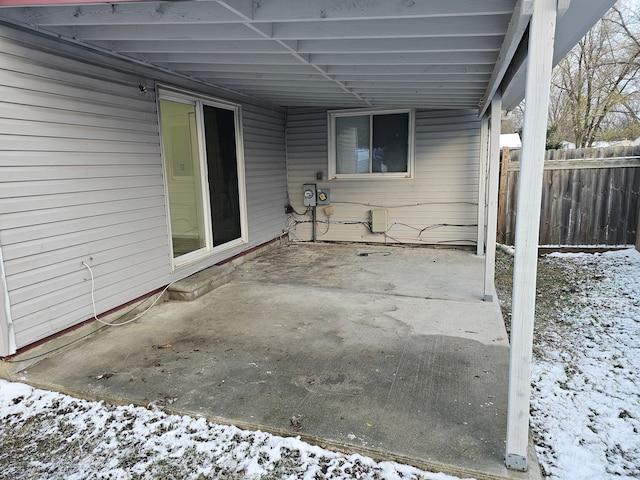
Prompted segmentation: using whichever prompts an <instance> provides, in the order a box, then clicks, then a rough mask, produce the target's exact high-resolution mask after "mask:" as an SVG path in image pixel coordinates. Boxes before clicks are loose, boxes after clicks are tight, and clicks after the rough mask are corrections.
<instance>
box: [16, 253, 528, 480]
mask: <svg viewBox="0 0 640 480" xmlns="http://www.w3.org/2000/svg"><path fill="white" fill-rule="evenodd" d="M483 265H484V262H483V259H482V258H479V257H477V256H476V255H475V254H474V253H473V252H470V251H468V250H451V249H433V248H426V247H410V246H399V245H375V246H374V245H354V244H350V245H347V244H300V243H287V244H284V245H283V246H279V247H277V248H275V249H271V250H270V251H268V252H266V253H264V254H263V255H260V256H258V257H257V258H255V259H254V260H251V261H248V262H245V263H243V264H241V265H238V266H237V267H235V270H234V272H233V274H232V276H231V280H230V281H229V282H228V283H226V284H224V285H222V286H220V287H218V288H217V289H215V290H213V291H211V292H210V293H207V294H205V295H203V296H201V297H199V298H197V299H195V300H193V301H190V302H184V301H176V300H172V301H169V302H167V303H163V304H160V305H158V306H156V307H154V308H153V309H151V310H150V311H149V312H148V313H147V314H146V315H145V316H143V317H142V318H141V319H140V320H137V321H136V322H134V323H131V324H128V325H125V326H122V327H109V328H106V329H104V330H103V331H101V332H98V333H97V334H95V335H93V336H91V337H89V338H87V339H84V340H81V341H79V342H77V343H75V344H73V345H72V346H71V347H68V348H66V349H64V350H62V351H60V352H59V353H57V354H54V355H52V356H50V357H49V358H47V359H46V360H44V361H42V362H40V363H38V364H36V365H33V366H31V367H29V368H28V369H27V370H25V371H23V372H21V373H18V374H16V375H15V376H14V378H15V379H16V380H20V381H26V382H28V383H30V384H33V385H36V386H39V387H43V388H47V389H54V390H58V391H62V392H66V393H69V394H72V395H76V396H80V397H85V398H91V399H105V400H108V401H114V402H118V403H125V404H128V403H134V404H138V405H149V404H150V403H154V404H157V405H158V406H161V407H162V408H165V409H167V410H168V411H170V412H180V413H185V414H189V415H195V416H200V415H201V416H205V417H207V418H209V419H211V420H214V421H216V422H222V423H231V424H234V425H238V426H241V427H244V428H250V429H260V430H264V431H268V432H271V433H276V434H281V435H300V436H301V437H302V438H303V439H304V440H307V441H309V442H311V443H316V444H319V445H322V446H327V447H330V448H334V449H338V450H340V451H344V452H359V453H362V454H366V455H370V456H373V457H374V458H378V459H391V460H396V461H400V462H404V463H409V464H413V465H415V466H419V467H422V468H426V469H430V470H434V471H444V472H447V473H449V474H453V475H456V476H460V477H474V478H478V479H484V478H538V477H539V471H538V469H537V463H536V462H535V460H534V461H531V462H530V469H529V472H528V473H518V472H515V471H513V470H509V469H507V468H506V466H505V464H504V442H505V438H506V437H505V436H506V428H507V424H506V412H507V379H508V364H509V346H508V340H507V334H506V331H505V328H504V324H503V321H502V316H501V313H500V309H499V306H498V303H497V302H484V301H483V292H482V282H481V279H482V277H483ZM61 342H62V343H64V341H62V340H61ZM40 348H42V349H45V350H46V349H50V348H51V345H50V344H45V345H43V346H42V347H40ZM37 353H38V352H37V350H32V351H29V352H25V354H23V356H22V357H23V358H24V357H29V356H33V355H34V354H37ZM70 367H72V368H70Z"/></svg>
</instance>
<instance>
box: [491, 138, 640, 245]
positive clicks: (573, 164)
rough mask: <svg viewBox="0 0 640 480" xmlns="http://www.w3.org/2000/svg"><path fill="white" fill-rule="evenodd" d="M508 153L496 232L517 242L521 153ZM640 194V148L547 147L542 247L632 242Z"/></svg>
mask: <svg viewBox="0 0 640 480" xmlns="http://www.w3.org/2000/svg"><path fill="white" fill-rule="evenodd" d="M510 157H511V160H510V162H509V163H508V166H507V171H508V174H507V180H506V187H505V193H504V194H503V195H501V196H500V203H501V204H500V206H499V215H500V217H499V219H498V225H500V228H499V231H498V236H499V238H502V239H503V242H504V243H506V244H509V245H513V244H514V241H515V214H516V199H517V196H518V177H519V170H520V164H519V159H520V151H519V150H512V151H511V155H510ZM503 168H504V167H503ZM639 197H640V146H629V147H610V148H604V149H603V148H598V149H575V150H550V151H547V154H546V159H545V170H544V177H543V185H542V201H541V206H540V208H541V217H540V238H539V242H540V245H634V244H636V242H637V238H640V234H638V233H637V232H638V222H639V217H640V212H639V207H640V199H639Z"/></svg>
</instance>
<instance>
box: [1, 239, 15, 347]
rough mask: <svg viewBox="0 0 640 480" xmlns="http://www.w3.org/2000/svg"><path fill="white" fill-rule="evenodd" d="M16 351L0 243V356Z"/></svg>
mask: <svg viewBox="0 0 640 480" xmlns="http://www.w3.org/2000/svg"><path fill="white" fill-rule="evenodd" d="M14 353H16V334H15V331H14V329H13V322H12V321H11V304H10V302H9V289H8V288H7V281H6V276H5V272H4V259H3V257H2V245H0V357H3V356H7V355H12V354H14Z"/></svg>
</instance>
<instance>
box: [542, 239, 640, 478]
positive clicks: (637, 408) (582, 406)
mask: <svg viewBox="0 0 640 480" xmlns="http://www.w3.org/2000/svg"><path fill="white" fill-rule="evenodd" d="M544 261H545V262H552V263H555V262H557V263H559V264H560V265H562V266H563V267H564V268H566V269H567V271H575V269H576V268H577V269H578V270H580V271H581V273H582V275H580V276H579V277H581V279H579V280H577V281H574V279H575V276H573V275H572V276H571V277H568V278H567V287H566V288H567V289H566V291H567V293H568V294H570V298H572V299H575V301H574V302H566V301H565V300H564V299H563V298H557V299H555V301H556V302H557V305H558V307H559V312H560V314H559V315H558V317H557V319H556V320H555V324H554V325H553V328H552V329H549V330H553V331H548V332H541V334H540V335H539V336H538V337H537V338H538V339H539V340H538V344H537V345H536V349H535V350H536V357H537V358H536V359H535V362H534V365H533V372H532V385H533V389H534V391H533V397H532V419H531V425H532V427H533V434H534V438H535V440H536V443H537V445H538V446H537V450H538V455H539V459H540V463H541V466H542V467H543V468H544V470H545V472H546V474H547V476H548V478H552V479H562V480H564V479H576V480H577V479H603V480H604V479H611V478H619V479H631V478H640V253H639V252H637V251H636V250H621V251H618V252H608V253H604V254H593V255H588V254H563V255H559V254H552V255H549V256H548V257H547V258H546V259H545V260H544ZM547 328H548V327H547Z"/></svg>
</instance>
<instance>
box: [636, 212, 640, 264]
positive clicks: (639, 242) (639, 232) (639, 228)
mask: <svg viewBox="0 0 640 480" xmlns="http://www.w3.org/2000/svg"><path fill="white" fill-rule="evenodd" d="M636 250H638V251H639V252H640V201H638V221H637V222H636Z"/></svg>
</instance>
